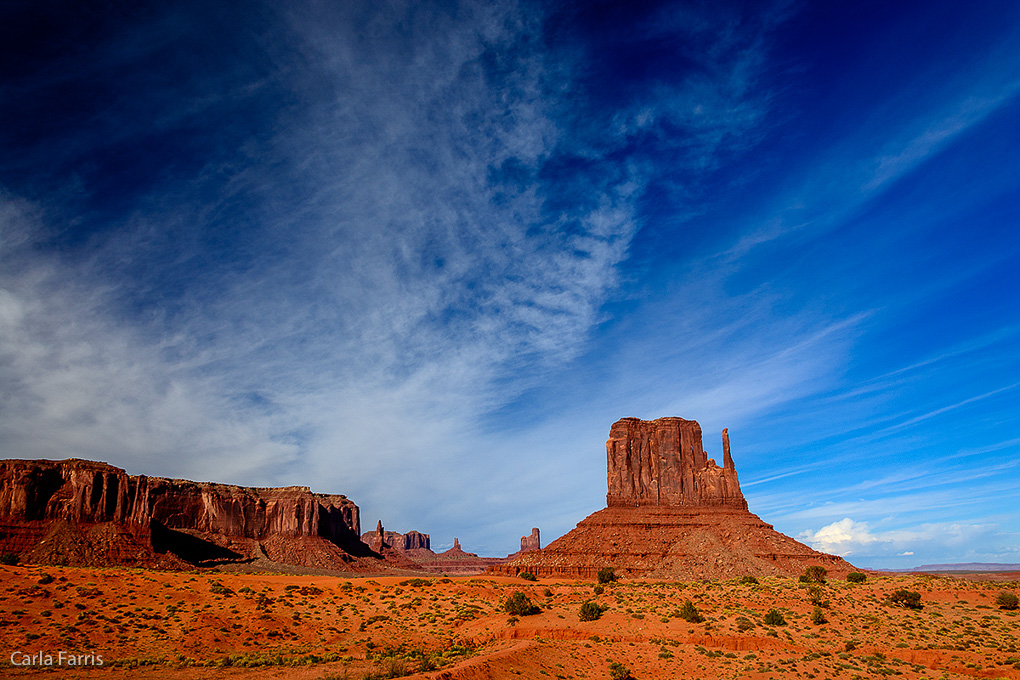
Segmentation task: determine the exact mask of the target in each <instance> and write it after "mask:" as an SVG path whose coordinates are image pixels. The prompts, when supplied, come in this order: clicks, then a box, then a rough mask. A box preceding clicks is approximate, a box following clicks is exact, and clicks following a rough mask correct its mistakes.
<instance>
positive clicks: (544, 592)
mask: <svg viewBox="0 0 1020 680" xmlns="http://www.w3.org/2000/svg"><path fill="white" fill-rule="evenodd" d="M542 594H543V595H545V596H546V597H552V591H551V590H550V589H548V588H546V589H545V590H543V591H542Z"/></svg>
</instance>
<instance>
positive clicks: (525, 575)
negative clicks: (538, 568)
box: [518, 571, 538, 581]
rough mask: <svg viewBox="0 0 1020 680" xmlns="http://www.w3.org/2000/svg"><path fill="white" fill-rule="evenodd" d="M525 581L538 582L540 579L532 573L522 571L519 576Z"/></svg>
mask: <svg viewBox="0 0 1020 680" xmlns="http://www.w3.org/2000/svg"><path fill="white" fill-rule="evenodd" d="M518 576H520V577H521V578H522V579H524V580H525V581H537V580H538V577H537V576H535V575H534V574H532V573H531V572H530V571H522V572H521V573H519V574H518Z"/></svg>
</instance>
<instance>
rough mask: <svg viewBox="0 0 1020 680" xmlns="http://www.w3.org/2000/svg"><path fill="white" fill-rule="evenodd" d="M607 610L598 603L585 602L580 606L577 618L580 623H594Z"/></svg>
mask: <svg viewBox="0 0 1020 680" xmlns="http://www.w3.org/2000/svg"><path fill="white" fill-rule="evenodd" d="M607 609H609V607H604V606H602V605H600V604H599V603H598V602H592V601H591V600H587V601H586V602H584V604H582V605H581V610H580V611H579V612H578V613H577V616H578V618H579V619H581V620H582V621H595V620H597V619H600V618H602V613H603V612H604V611H606V610H607Z"/></svg>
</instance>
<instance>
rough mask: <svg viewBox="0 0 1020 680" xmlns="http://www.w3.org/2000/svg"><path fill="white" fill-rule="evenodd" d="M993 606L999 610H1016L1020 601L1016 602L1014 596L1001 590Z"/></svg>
mask: <svg viewBox="0 0 1020 680" xmlns="http://www.w3.org/2000/svg"><path fill="white" fill-rule="evenodd" d="M995 604H996V605H997V606H998V607H999V609H1010V610H1012V609H1016V608H1017V606H1018V605H1020V601H1018V600H1017V597H1016V594H1014V593H1011V592H1009V591H1008V590H1003V591H1002V592H1001V593H999V596H998V597H997V598H995Z"/></svg>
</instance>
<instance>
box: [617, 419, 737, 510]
mask: <svg viewBox="0 0 1020 680" xmlns="http://www.w3.org/2000/svg"><path fill="white" fill-rule="evenodd" d="M723 449H724V453H723V467H719V466H718V465H717V464H716V463H715V461H713V460H710V459H709V457H708V453H706V452H705V450H704V448H703V446H702V443H701V426H700V425H699V424H698V423H697V422H696V421H693V420H684V419H683V418H659V419H658V420H639V419H637V418H622V419H620V420H618V421H616V422H615V423H613V426H612V428H610V430H609V441H607V442H606V461H607V472H608V482H609V492H608V493H607V494H606V505H608V506H609V507H613V506H636V505H667V506H673V507H697V506H708V505H714V506H727V507H733V508H739V509H742V510H746V509H747V501H745V500H744V496H743V494H742V493H741V492H740V483H739V482H738V481H737V471H736V469H734V466H733V459H732V458H731V457H730V455H729V434H728V433H727V432H726V431H724V432H723Z"/></svg>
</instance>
